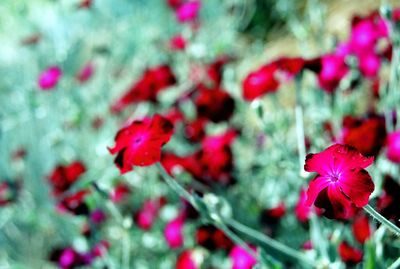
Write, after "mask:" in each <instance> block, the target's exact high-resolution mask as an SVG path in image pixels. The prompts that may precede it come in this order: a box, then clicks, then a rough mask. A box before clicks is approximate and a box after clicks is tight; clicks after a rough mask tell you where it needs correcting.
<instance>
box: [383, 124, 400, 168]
mask: <svg viewBox="0 0 400 269" xmlns="http://www.w3.org/2000/svg"><path fill="white" fill-rule="evenodd" d="M387 148H388V149H387V152H386V156H387V158H388V159H389V160H391V161H392V162H394V163H400V130H397V131H395V132H393V133H390V134H389V135H388V137H387Z"/></svg>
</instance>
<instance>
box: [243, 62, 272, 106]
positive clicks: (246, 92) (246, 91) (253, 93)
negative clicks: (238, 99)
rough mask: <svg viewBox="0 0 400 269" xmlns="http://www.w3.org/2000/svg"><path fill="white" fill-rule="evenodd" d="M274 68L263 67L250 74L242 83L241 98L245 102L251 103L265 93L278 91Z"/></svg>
mask: <svg viewBox="0 0 400 269" xmlns="http://www.w3.org/2000/svg"><path fill="white" fill-rule="evenodd" d="M275 70H276V66H269V65H267V66H263V67H261V68H260V69H258V70H256V71H254V72H251V73H250V74H248V75H247V77H246V78H245V80H244V81H243V97H244V99H245V100H247V101H252V100H254V99H256V98H257V97H260V96H262V95H264V94H267V93H273V92H276V91H277V90H278V87H279V82H278V81H277V80H276V79H275V77H274V73H275Z"/></svg>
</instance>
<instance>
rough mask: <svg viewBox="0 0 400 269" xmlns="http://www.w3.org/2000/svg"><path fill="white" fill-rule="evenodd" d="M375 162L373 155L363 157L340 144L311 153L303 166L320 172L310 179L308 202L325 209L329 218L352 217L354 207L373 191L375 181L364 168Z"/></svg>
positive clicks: (364, 200)
mask: <svg viewBox="0 0 400 269" xmlns="http://www.w3.org/2000/svg"><path fill="white" fill-rule="evenodd" d="M373 161H374V158H373V157H369V158H367V157H364V156H363V155H361V153H359V152H358V151H357V150H356V149H354V148H352V147H349V146H346V145H340V144H335V145H332V146H330V147H329V148H327V149H325V150H324V151H322V152H320V153H317V154H308V155H307V157H306V163H305V165H304V169H305V170H306V171H308V172H317V173H318V175H317V176H316V177H315V178H314V179H313V180H312V181H311V182H310V185H309V188H308V191H307V204H308V205H309V206H311V205H312V204H315V206H317V207H319V208H323V209H325V212H324V215H325V216H327V217H328V218H338V219H346V218H349V217H350V216H351V213H352V206H353V205H354V206H355V207H363V206H365V205H366V204H367V203H368V200H369V196H370V195H371V193H372V192H373V191H374V183H373V181H372V179H371V177H370V175H369V174H368V172H367V171H366V170H364V168H366V167H368V166H370V165H371V164H372V162H373Z"/></svg>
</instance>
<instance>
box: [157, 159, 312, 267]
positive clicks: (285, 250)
mask: <svg viewBox="0 0 400 269" xmlns="http://www.w3.org/2000/svg"><path fill="white" fill-rule="evenodd" d="M156 167H157V169H158V171H159V172H160V174H161V175H162V177H163V179H164V180H165V182H166V183H167V184H168V185H169V186H170V187H171V188H172V189H173V190H174V191H175V192H176V193H178V194H179V195H180V196H182V197H183V198H185V199H186V200H187V201H188V202H190V203H191V204H192V206H193V207H195V208H196V209H197V210H199V206H198V204H197V203H196V200H195V198H194V197H193V196H192V195H191V194H190V193H189V192H188V191H186V190H185V189H184V188H183V187H182V186H181V185H180V184H179V183H178V182H176V180H174V179H173V178H172V177H171V176H170V175H169V174H168V173H167V172H166V171H165V169H164V167H163V166H162V165H161V164H160V163H157V164H156ZM202 213H204V212H202ZM207 214H208V215H210V214H209V212H207ZM208 217H209V218H210V219H212V220H214V223H213V225H215V226H217V227H218V228H220V229H221V230H223V231H224V232H225V233H226V235H227V236H228V237H229V238H231V239H232V241H234V242H235V243H237V244H239V245H241V246H242V247H243V248H244V249H246V251H250V252H249V253H250V254H252V253H253V252H254V251H253V252H252V251H251V250H249V249H250V248H249V247H248V246H247V244H246V243H245V242H244V241H243V240H242V239H241V238H240V237H238V236H237V235H236V234H235V233H233V232H232V231H231V230H230V229H229V228H228V226H231V227H232V228H234V229H236V230H238V231H240V232H241V233H243V234H246V235H247V236H249V237H253V238H255V239H257V240H259V241H260V242H262V243H264V244H265V245H266V246H268V247H270V248H271V249H274V250H276V251H277V252H279V253H282V254H283V255H285V256H287V257H290V258H292V259H294V260H298V261H300V262H302V263H303V264H304V265H307V266H308V267H313V266H314V264H313V262H312V261H310V260H309V259H308V258H307V257H305V256H304V255H303V254H302V253H301V252H299V251H297V250H294V249H292V248H290V247H288V246H286V245H284V244H282V243H280V242H278V241H276V240H274V239H272V238H270V237H268V236H266V235H264V234H262V233H260V232H258V231H256V230H253V229H251V228H249V227H247V226H246V225H244V224H241V223H240V222H237V221H236V220H233V219H228V220H226V221H225V222H224V220H223V219H222V218H218V219H217V221H215V217H213V216H208ZM219 217H220V216H219ZM253 256H254V255H253ZM254 257H255V258H257V256H254Z"/></svg>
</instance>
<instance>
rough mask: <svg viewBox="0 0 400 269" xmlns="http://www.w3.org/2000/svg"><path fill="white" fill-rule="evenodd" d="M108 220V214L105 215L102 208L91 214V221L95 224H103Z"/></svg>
mask: <svg viewBox="0 0 400 269" xmlns="http://www.w3.org/2000/svg"><path fill="white" fill-rule="evenodd" d="M106 219H107V215H106V213H104V211H103V210H101V209H100V208H97V209H95V210H93V211H92V212H91V213H90V220H91V221H92V222H93V223H94V224H101V223H103V222H104V221H105V220H106Z"/></svg>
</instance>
